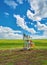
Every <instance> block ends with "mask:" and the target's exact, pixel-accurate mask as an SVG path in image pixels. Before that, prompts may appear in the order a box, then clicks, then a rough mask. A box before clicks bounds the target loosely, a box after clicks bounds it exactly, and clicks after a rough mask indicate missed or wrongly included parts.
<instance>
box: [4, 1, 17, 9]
mask: <svg viewBox="0 0 47 65" xmlns="http://www.w3.org/2000/svg"><path fill="white" fill-rule="evenodd" d="M4 3H5V4H7V5H8V6H10V7H12V8H13V9H15V8H16V6H17V3H16V2H15V1H13V0H4Z"/></svg>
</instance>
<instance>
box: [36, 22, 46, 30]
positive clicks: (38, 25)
mask: <svg viewBox="0 0 47 65" xmlns="http://www.w3.org/2000/svg"><path fill="white" fill-rule="evenodd" d="M37 27H38V29H39V30H47V26H46V25H45V24H41V23H40V22H37Z"/></svg>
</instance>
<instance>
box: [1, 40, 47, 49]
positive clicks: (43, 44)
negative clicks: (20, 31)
mask: <svg viewBox="0 0 47 65" xmlns="http://www.w3.org/2000/svg"><path fill="white" fill-rule="evenodd" d="M32 41H33V42H34V44H35V47H36V48H38V49H41V48H43V49H47V39H41V40H32ZM24 43H25V42H24V41H23V40H0V49H4V50H5V49H16V48H23V45H24Z"/></svg>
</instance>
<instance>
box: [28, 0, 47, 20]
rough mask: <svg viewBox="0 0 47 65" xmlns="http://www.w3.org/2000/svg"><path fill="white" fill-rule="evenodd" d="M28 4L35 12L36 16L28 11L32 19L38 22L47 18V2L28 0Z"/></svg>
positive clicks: (45, 0) (44, 0) (43, 0)
mask: <svg viewBox="0 0 47 65" xmlns="http://www.w3.org/2000/svg"><path fill="white" fill-rule="evenodd" d="M28 2H29V4H30V9H31V10H34V11H35V13H34V15H33V14H32V13H31V12H29V11H27V13H28V12H29V13H30V17H29V18H30V19H33V20H35V21H36V20H37V21H38V20H41V19H42V18H47V0H28ZM29 13H28V15H29ZM31 16H32V17H31Z"/></svg>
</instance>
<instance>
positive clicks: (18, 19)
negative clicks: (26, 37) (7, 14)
mask: <svg viewBox="0 0 47 65" xmlns="http://www.w3.org/2000/svg"><path fill="white" fill-rule="evenodd" d="M14 17H15V18H16V20H17V25H19V26H20V27H21V28H23V29H25V30H27V31H28V32H31V33H32V34H34V33H36V31H35V30H34V29H33V28H29V27H28V26H27V25H26V22H25V20H24V18H21V17H20V15H15V14H14Z"/></svg>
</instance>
